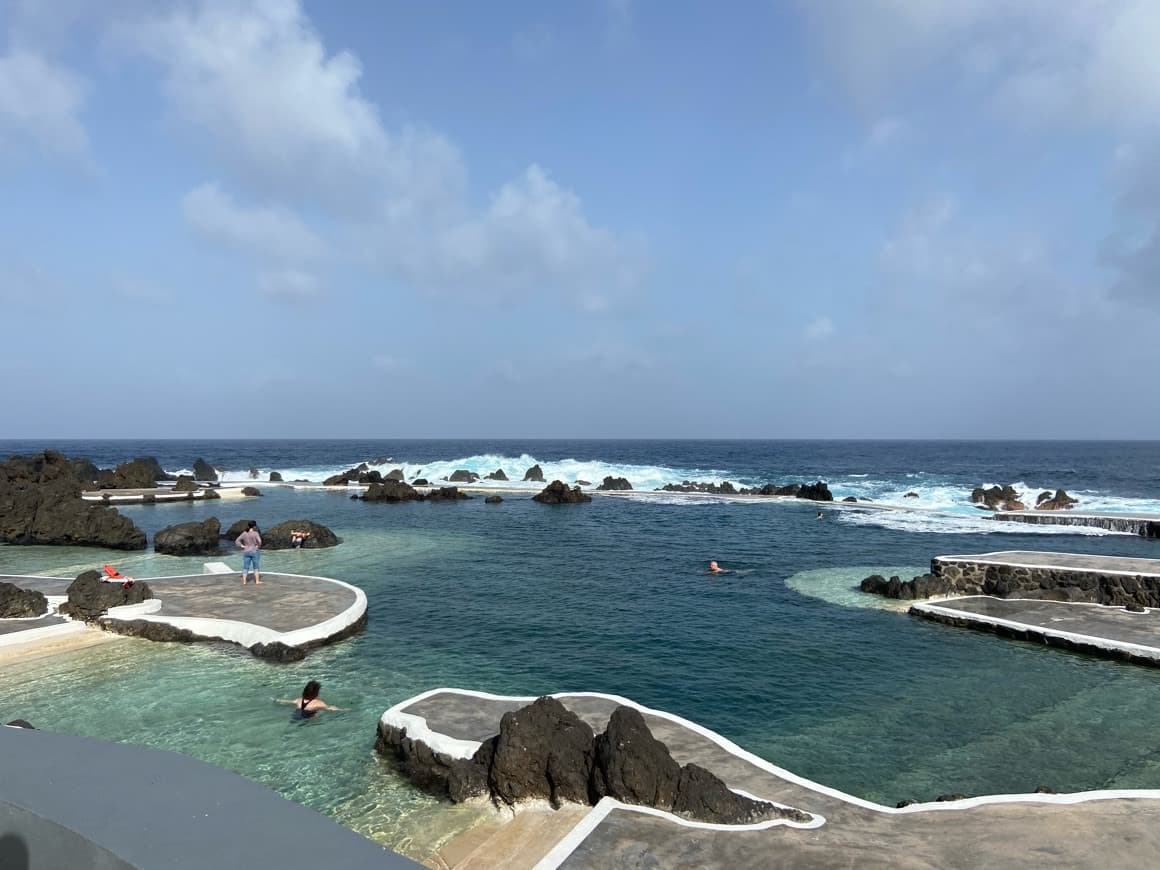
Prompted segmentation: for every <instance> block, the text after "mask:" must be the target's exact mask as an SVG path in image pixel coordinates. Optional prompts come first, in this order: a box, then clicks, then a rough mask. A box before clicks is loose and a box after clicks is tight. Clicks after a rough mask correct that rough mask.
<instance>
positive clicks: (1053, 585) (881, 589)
mask: <svg viewBox="0 0 1160 870" xmlns="http://www.w3.org/2000/svg"><path fill="white" fill-rule="evenodd" d="M859 588H860V589H861V590H862V591H863V592H869V593H872V594H875V595H884V596H886V597H887V598H896V599H899V600H903V601H910V600H919V599H923V598H933V597H936V596H938V597H944V596H961V595H992V596H994V597H996V598H1032V599H1038V600H1043V601H1079V602H1088V603H1090V604H1104V605H1107V606H1110V607H1125V608H1127V609H1129V610H1140V609H1142V608H1146V607H1147V608H1160V578H1157V577H1155V576H1150V575H1146V574H1113V573H1104V572H1100V571H1098V570H1090V571H1087V570H1079V569H1074V568H1060V567H1053V566H1048V565H1012V564H988V563H986V562H973V561H968V560H959V559H946V558H936V559H934V560H932V561H931V571H930V573H929V574H923V575H922V576H920V577H915V578H913V579H911V580H902V579H901V578H899V577H891V578H890V579H889V580H887V579H885V578H884V577H882V576H881V575H878V574H874V575H871V576H870V577H867V578H866V579H865V580H863V581H862V583H861V585H860V587H859Z"/></svg>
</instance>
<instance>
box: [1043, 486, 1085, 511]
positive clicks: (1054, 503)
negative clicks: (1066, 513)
mask: <svg viewBox="0 0 1160 870" xmlns="http://www.w3.org/2000/svg"><path fill="white" fill-rule="evenodd" d="M1044 495H1046V496H1047V498H1044V497H1043V496H1044ZM1076 504H1079V499H1078V498H1072V497H1071V496H1070V495H1068V494H1067V493H1066V492H1064V491H1063V490H1062V489H1057V490H1056V491H1055V495H1054V496H1052V495H1051V493H1049V492H1047V493H1042V494H1041V495H1040V496H1039V498H1038V499H1036V504H1035V509H1036V510H1040V511H1058V510H1068V509H1070V508H1071V507H1072V506H1073V505H1076Z"/></svg>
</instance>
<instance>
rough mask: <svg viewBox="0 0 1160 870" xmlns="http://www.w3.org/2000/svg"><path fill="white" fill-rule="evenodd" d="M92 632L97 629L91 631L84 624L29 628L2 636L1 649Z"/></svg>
mask: <svg viewBox="0 0 1160 870" xmlns="http://www.w3.org/2000/svg"><path fill="white" fill-rule="evenodd" d="M92 630H95V629H90V628H89V627H88V626H86V625H85V624H84V623H83V622H58V623H56V624H55V625H44V626H41V627H40V628H28V629H25V630H24V631H17V632H13V633H12V634H0V647H3V648H8V647H17V646H23V645H24V644H34V643H39V642H40V641H45V640H56V639H57V638H61V637H68V636H69V635H73V634H84V633H85V632H86V631H92Z"/></svg>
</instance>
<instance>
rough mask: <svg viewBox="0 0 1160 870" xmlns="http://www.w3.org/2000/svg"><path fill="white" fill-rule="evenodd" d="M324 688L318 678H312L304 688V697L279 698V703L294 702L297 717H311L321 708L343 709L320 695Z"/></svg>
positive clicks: (295, 716)
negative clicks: (332, 704) (292, 698)
mask: <svg viewBox="0 0 1160 870" xmlns="http://www.w3.org/2000/svg"><path fill="white" fill-rule="evenodd" d="M321 688H322V684H321V683H319V682H318V680H311V681H310V682H309V683H307V684H306V686H305V687H304V688H303V689H302V697H301V698H295V699H294V700H293V701H287V700H284V699H281V698H280V699H278V703H279V704H293V705H294V718H295V719H309V718H311V717H312V716H314V714H315V713H317V712H318V711H319V710H341V709H342V708H341V707H332V706H330V704H327V703H326V702H325V701H323V700H322V699H321V698H320V697H318V692H319V690H320V689H321Z"/></svg>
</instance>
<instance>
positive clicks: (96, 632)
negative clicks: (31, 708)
mask: <svg viewBox="0 0 1160 870" xmlns="http://www.w3.org/2000/svg"><path fill="white" fill-rule="evenodd" d="M128 640H130V638H127V637H122V636H121V635H117V634H110V633H109V632H107V631H101V630H100V629H99V628H82V629H81V630H80V631H78V632H77V633H76V634H69V635H64V636H63V637H62V636H57V637H48V638H43V639H40V640H36V639H32V640H28V641H26V642H23V643H18V644H13V645H11V646H3V647H0V674H2V673H3V672H4V670H5V669H7V668H14V667H19V666H20V665H23V664H25V663H27V662H30V661H35V660H37V659H44V658H48V657H50V656H54V655H60V654H61V653H66V652H72V651H74V650H78V649H85V648H86V647H93V646H99V645H101V644H105V643H113V642H115V641H128Z"/></svg>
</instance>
